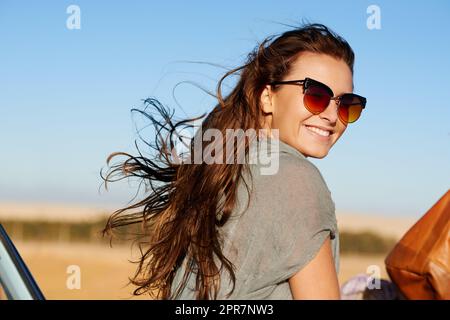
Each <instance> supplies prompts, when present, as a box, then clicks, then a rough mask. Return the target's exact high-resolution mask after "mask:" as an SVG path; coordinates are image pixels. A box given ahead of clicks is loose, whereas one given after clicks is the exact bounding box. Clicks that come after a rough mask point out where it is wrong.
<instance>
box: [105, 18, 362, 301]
mask: <svg viewBox="0 0 450 320" xmlns="http://www.w3.org/2000/svg"><path fill="white" fill-rule="evenodd" d="M302 52H313V53H322V54H327V55H330V56H332V57H335V58H336V59H342V60H343V61H345V62H346V63H347V65H348V66H349V67H350V69H351V71H352V72H353V63H354V53H353V51H352V49H351V47H350V46H349V44H348V43H347V42H346V41H345V40H344V39H342V38H341V37H340V36H338V35H337V34H335V33H334V32H333V31H331V30H330V29H329V28H327V27H326V26H324V25H322V24H316V23H312V24H311V23H307V24H303V25H302V26H300V27H295V28H294V29H292V30H289V31H287V32H284V33H282V34H281V35H279V36H277V37H275V36H269V37H267V38H266V39H265V40H263V41H262V42H261V43H260V44H259V45H257V46H256V48H255V49H254V50H253V51H252V52H251V53H250V54H249V55H248V57H247V59H246V62H245V63H244V65H242V66H240V67H238V68H235V69H232V70H230V71H228V72H226V73H225V74H224V75H223V77H222V78H221V79H220V81H219V82H218V85H217V88H216V95H215V96H216V98H217V100H218V103H217V105H216V106H215V107H214V109H213V110H212V111H211V112H210V113H209V115H208V116H207V117H206V118H205V119H204V120H203V122H202V128H215V129H218V130H220V131H221V132H222V134H223V135H224V136H225V130H226V129H242V130H244V131H245V130H248V129H255V130H256V131H258V130H260V129H262V127H261V122H260V120H261V116H263V111H262V108H261V105H260V96H261V94H262V92H263V90H264V88H265V86H266V85H267V84H268V83H270V82H271V81H278V80H283V78H284V77H285V76H286V75H287V74H288V73H289V71H290V70H291V66H292V63H293V62H294V61H295V60H296V58H297V57H298V55H299V54H301V53H302ZM234 74H238V75H239V81H238V82H237V84H236V86H235V87H234V88H233V89H232V90H231V92H230V93H229V94H228V95H227V96H226V97H222V90H221V87H222V82H223V81H224V79H225V78H227V77H228V76H230V75H234ZM274 90H276V88H274ZM145 103H146V109H147V107H149V108H153V109H154V110H156V111H157V112H156V114H158V115H159V116H160V117H161V119H158V118H157V117H156V116H155V112H147V111H146V109H145V110H137V109H133V110H134V111H138V112H140V113H141V114H142V115H144V116H145V117H147V118H148V119H149V120H150V121H151V122H152V124H153V125H154V127H155V129H156V132H157V134H156V136H155V142H154V143H153V144H148V145H149V146H151V147H152V148H153V149H154V151H156V152H155V154H154V156H153V157H148V156H147V157H145V156H143V155H142V153H141V152H140V151H139V148H138V147H137V145H136V147H137V149H138V151H139V155H138V156H133V155H130V154H128V153H124V152H115V153H112V154H111V155H110V156H109V157H108V159H107V164H108V165H109V164H110V161H111V159H112V158H113V157H116V156H124V157H126V159H125V160H124V161H123V162H121V163H119V164H116V165H114V166H112V167H111V168H110V170H109V172H108V174H107V175H106V177H103V175H102V174H101V176H102V178H103V179H104V181H105V187H106V183H107V182H111V181H117V180H121V179H123V178H130V177H134V178H137V179H140V180H141V182H144V184H145V185H146V186H148V187H149V189H150V192H149V194H148V195H147V196H146V197H145V198H144V199H143V200H141V201H138V202H136V203H134V204H131V205H129V206H127V207H125V208H122V209H119V210H117V211H115V212H114V213H113V214H112V215H111V216H110V217H109V219H108V222H107V224H106V227H105V228H104V230H103V234H106V233H110V232H111V231H113V229H115V228H119V227H124V226H128V225H139V226H140V232H139V233H138V234H136V238H135V241H136V242H137V243H139V248H140V250H141V257H140V259H139V260H138V261H137V262H138V267H137V270H136V273H135V275H134V277H133V278H130V282H131V283H132V284H134V285H135V286H137V289H135V290H134V294H135V295H139V294H143V293H146V292H148V293H150V294H151V295H152V296H153V297H157V298H162V299H172V298H175V297H177V295H178V294H179V293H180V292H181V290H182V289H183V288H184V286H185V285H186V281H187V276H188V275H189V272H192V271H193V269H194V267H195V270H196V272H195V273H196V298H197V299H216V298H217V295H218V290H219V284H220V272H221V270H222V268H225V269H226V270H227V272H229V273H230V278H231V280H232V282H233V288H232V290H231V291H230V292H229V294H231V293H232V292H233V290H234V284H235V281H236V278H235V273H234V266H233V264H232V262H231V261H229V260H228V259H227V257H225V256H224V255H223V253H222V243H223V242H222V241H223V239H221V237H220V233H219V232H218V230H219V228H220V227H221V226H223V225H224V224H225V223H226V222H227V220H228V218H229V217H230V215H231V213H232V211H233V208H234V207H235V202H236V191H237V183H236V182H237V180H238V179H240V178H241V177H242V175H243V173H244V171H246V170H247V166H246V165H245V164H236V163H234V164H228V163H223V164H206V163H204V162H202V163H190V164H189V163H183V162H176V161H173V157H172V155H173V154H172V153H171V150H172V149H173V147H174V140H173V139H174V137H175V136H176V132H177V129H179V128H180V127H183V126H186V125H188V124H189V123H190V122H192V121H193V120H198V119H199V118H202V117H198V118H191V119H184V120H180V121H176V122H175V123H174V122H173V121H172V115H173V113H171V112H170V111H169V110H168V109H167V108H166V107H164V106H163V105H162V104H161V103H160V102H159V101H158V100H157V99H154V98H150V99H147V100H146V101H145ZM204 143H205V144H206V142H204ZM209 143H214V142H209ZM223 143H227V141H223ZM242 147H244V149H245V152H246V154H247V153H248V150H249V141H247V140H244V145H243V146H242V145H241V146H239V145H236V146H234V149H235V151H236V150H237V149H238V148H242ZM223 148H224V149H225V146H223ZM191 151H192V150H191ZM235 154H236V152H235ZM247 190H248V189H247ZM247 205H248V204H247ZM133 209H136V210H134V211H132V210H133ZM111 234H112V233H111ZM184 259H189V260H188V261H190V264H188V266H190V267H188V268H186V272H185V274H184V276H183V280H182V282H181V284H180V285H179V286H178V288H177V290H174V291H175V292H172V290H171V286H172V282H173V279H174V275H175V272H176V271H177V270H178V268H179V266H180V264H181V263H182V262H183V261H184ZM216 259H218V261H219V263H220V265H219V266H218V265H216V263H215V260H216ZM216 261H217V260H216Z"/></svg>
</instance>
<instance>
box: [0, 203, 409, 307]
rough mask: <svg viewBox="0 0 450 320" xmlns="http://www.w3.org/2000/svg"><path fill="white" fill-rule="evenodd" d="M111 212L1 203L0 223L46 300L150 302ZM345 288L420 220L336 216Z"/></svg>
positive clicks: (381, 260) (381, 265) (132, 250)
mask: <svg viewBox="0 0 450 320" xmlns="http://www.w3.org/2000/svg"><path fill="white" fill-rule="evenodd" d="M110 213H112V211H111V210H108V209H103V210H102V209H99V208H89V207H82V206H67V207H64V206H62V205H54V204H53V205H52V204H42V203H35V204H28V205H24V204H20V203H15V204H14V203H8V204H6V203H3V204H0V221H1V222H2V224H3V226H4V227H5V229H6V230H7V231H8V233H9V234H10V236H11V238H12V239H13V240H14V242H15V243H16V246H17V248H18V250H19V252H20V253H21V254H22V257H23V258H24V260H25V262H26V263H27V264H28V266H29V268H30V271H31V272H32V274H33V275H34V276H35V278H36V281H37V282H38V284H39V285H40V286H41V289H42V291H43V293H44V295H45V296H46V298H47V299H148V298H149V297H148V296H145V295H142V296H133V295H132V291H133V286H131V285H127V283H128V277H130V276H132V275H133V274H134V272H135V267H136V265H135V264H133V263H131V262H129V261H130V260H135V259H137V257H138V251H136V247H134V248H132V247H131V244H130V242H125V241H120V240H119V239H118V240H114V241H113V242H112V247H110V246H109V238H108V237H105V238H103V237H102V235H101V232H100V231H101V230H102V228H103V227H104V226H105V223H106V219H107V216H108V214H110ZM337 219H338V225H339V231H340V241H341V242H340V244H341V247H340V249H341V252H340V253H341V261H340V274H339V280H340V283H341V285H342V284H343V283H344V282H345V281H347V280H348V279H349V278H350V277H352V276H355V275H357V274H360V273H366V272H367V268H368V267H369V266H371V265H376V266H378V267H379V268H380V271H381V274H380V276H381V278H382V279H389V278H388V276H387V274H386V271H385V269H384V258H385V257H386V255H387V253H388V252H389V251H390V250H391V249H392V247H393V245H394V244H395V243H396V242H397V241H398V240H399V239H400V237H401V236H402V235H403V234H404V233H405V232H406V231H407V230H408V229H409V228H410V227H411V226H412V225H413V224H414V222H415V219H412V218H406V217H400V218H398V217H397V218H396V217H383V216H378V217H377V216H373V215H364V214H349V213H339V212H338V213H337ZM70 265H76V266H79V267H80V271H81V288H80V289H68V288H67V286H66V281H67V278H68V276H69V275H68V273H67V268H68V266H70Z"/></svg>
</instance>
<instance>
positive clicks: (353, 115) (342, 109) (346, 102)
mask: <svg viewBox="0 0 450 320" xmlns="http://www.w3.org/2000/svg"><path fill="white" fill-rule="evenodd" d="M362 110H363V102H362V101H361V98H359V97H357V96H355V95H344V96H343V97H342V98H341V102H340V106H339V117H340V118H341V119H342V121H344V122H346V123H352V122H355V121H356V120H358V118H359V117H360V116H361V112H362Z"/></svg>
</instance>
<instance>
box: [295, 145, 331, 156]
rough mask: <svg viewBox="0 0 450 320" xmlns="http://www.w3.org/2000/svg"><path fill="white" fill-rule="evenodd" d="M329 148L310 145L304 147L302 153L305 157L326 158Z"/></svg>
mask: <svg viewBox="0 0 450 320" xmlns="http://www.w3.org/2000/svg"><path fill="white" fill-rule="evenodd" d="M329 150H330V149H329V148H325V147H323V146H317V147H314V146H308V147H306V148H302V151H301V153H302V154H303V155H304V156H305V157H311V158H316V159H322V158H325V157H326V156H327V155H328V151H329Z"/></svg>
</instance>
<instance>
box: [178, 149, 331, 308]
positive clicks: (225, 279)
mask: <svg viewBox="0 0 450 320" xmlns="http://www.w3.org/2000/svg"><path fill="white" fill-rule="evenodd" d="M277 142H278V147H279V148H278V150H276V149H277V148H275V149H274V148H272V149H271V151H269V155H271V156H276V159H277V161H278V170H277V172H276V173H274V174H266V173H262V172H263V171H262V170H261V168H262V167H263V166H264V165H263V164H261V163H259V162H258V163H255V164H250V165H249V169H250V171H251V174H252V177H253V179H252V180H250V179H249V176H248V174H244V179H245V181H246V182H247V184H248V186H249V188H250V205H249V207H248V209H247V210H245V209H246V205H247V200H248V193H247V189H246V187H245V185H244V183H243V182H242V181H241V180H240V181H239V182H238V183H239V185H238V195H237V204H236V207H235V209H234V211H233V213H232V215H231V217H230V219H229V220H228V221H227V222H226V224H225V225H224V226H223V227H222V228H219V232H220V234H221V236H222V238H223V240H224V242H223V249H222V251H223V253H224V255H225V256H226V257H227V258H228V259H229V260H230V261H231V262H232V263H233V265H234V266H235V276H236V283H235V288H234V291H233V293H232V294H231V295H230V296H229V297H228V296H227V294H228V293H229V291H230V290H231V288H232V283H231V281H230V278H229V273H228V271H227V270H226V269H225V268H222V270H223V271H222V273H221V283H220V290H219V294H218V299H282V300H288V299H292V294H291V291H290V287H289V282H288V280H289V278H290V277H292V276H293V275H294V274H295V273H296V272H297V271H299V270H300V269H302V268H303V267H304V266H305V265H306V264H307V263H308V262H309V261H311V260H312V259H313V258H314V256H315V255H316V254H317V252H318V250H319V249H320V247H321V246H322V244H323V243H324V241H325V239H326V238H327V237H328V236H330V238H331V244H332V249H333V257H334V261H335V268H336V272H337V273H338V272H339V232H338V228H337V222H336V217H335V205H334V202H333V200H332V198H331V193H330V191H329V189H328V187H327V185H326V183H325V181H324V179H323V177H322V175H321V173H320V171H319V170H318V169H317V167H316V166H315V165H314V164H313V163H312V162H310V161H309V160H308V159H307V158H306V157H305V156H304V155H303V154H302V153H300V152H299V151H298V150H297V149H295V148H294V147H292V146H290V145H288V144H287V143H284V142H283V141H281V140H277ZM253 150H256V149H253ZM266 167H267V166H266ZM252 181H253V183H251V182H252ZM186 262H187V261H186V259H185V261H184V263H183V264H182V266H181V267H180V268H179V269H178V271H177V273H176V275H175V278H174V281H173V283H172V292H175V291H174V290H175V289H176V288H177V286H178V285H179V283H180V281H181V279H182V277H183V275H184V271H185V265H186ZM194 288H195V274H192V273H191V274H190V276H189V277H188V282H187V286H186V287H185V288H184V289H183V290H182V291H181V294H180V295H179V296H178V297H177V299H195V290H194Z"/></svg>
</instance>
